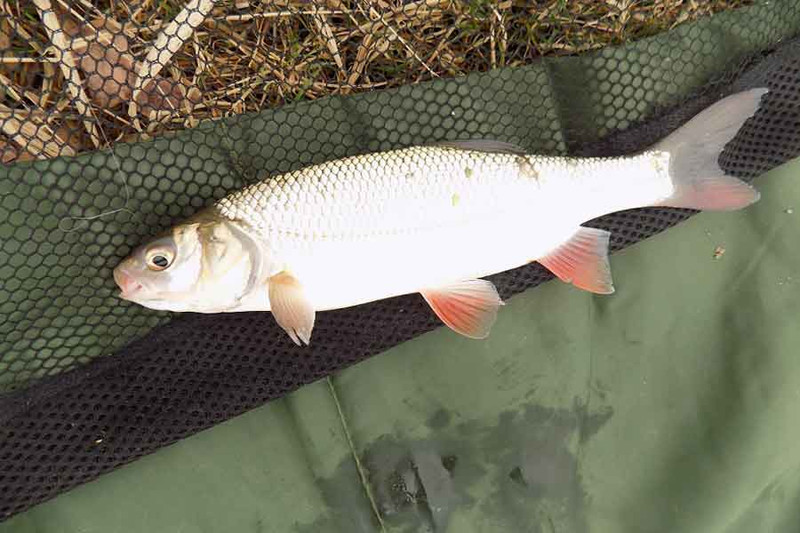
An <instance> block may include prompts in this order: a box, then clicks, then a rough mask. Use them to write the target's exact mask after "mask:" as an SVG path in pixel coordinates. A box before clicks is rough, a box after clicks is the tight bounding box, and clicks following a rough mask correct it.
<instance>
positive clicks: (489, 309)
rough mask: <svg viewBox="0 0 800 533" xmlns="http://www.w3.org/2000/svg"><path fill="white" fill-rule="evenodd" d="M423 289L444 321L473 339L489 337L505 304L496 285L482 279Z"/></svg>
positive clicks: (430, 303)
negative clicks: (498, 310) (499, 311)
mask: <svg viewBox="0 0 800 533" xmlns="http://www.w3.org/2000/svg"><path fill="white" fill-rule="evenodd" d="M421 292H422V296H423V297H424V298H425V301H426V302H428V305H430V306H431V309H433V312H434V313H436V316H438V317H439V319H440V320H441V321H442V322H444V323H445V324H447V326H448V327H450V329H452V330H453V331H455V332H457V333H460V334H462V335H464V336H465V337H470V338H472V339H485V338H486V337H488V336H489V330H491V329H492V325H493V324H494V321H495V320H496V319H497V308H498V307H500V306H501V305H504V304H503V301H502V300H501V299H500V295H499V294H497V289H495V287H494V285H493V284H492V283H491V282H489V281H486V280H482V279H471V280H467V281H460V282H458V283H453V284H452V285H447V286H446V287H440V288H437V289H426V290H424V291H421Z"/></svg>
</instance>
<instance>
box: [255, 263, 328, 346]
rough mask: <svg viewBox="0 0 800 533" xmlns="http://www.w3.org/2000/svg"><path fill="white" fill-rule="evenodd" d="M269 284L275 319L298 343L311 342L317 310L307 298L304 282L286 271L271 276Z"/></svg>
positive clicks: (271, 306) (271, 305)
mask: <svg viewBox="0 0 800 533" xmlns="http://www.w3.org/2000/svg"><path fill="white" fill-rule="evenodd" d="M267 284H268V292H269V304H270V308H271V309H272V315H273V316H274V317H275V321H276V322H277V323H278V325H279V326H280V327H282V328H283V330H284V331H286V333H288V334H289V337H290V338H291V339H292V341H293V342H294V343H295V344H296V345H298V346H302V345H303V344H311V331H312V330H313V329H314V319H315V317H316V312H315V311H314V308H313V307H312V306H311V303H310V302H309V301H308V298H306V295H305V292H304V291H303V286H302V284H301V283H300V282H299V281H298V280H297V278H295V277H294V276H293V275H292V274H290V273H289V272H286V271H282V272H279V273H277V274H275V275H274V276H272V277H270V278H269V280H268V281H267Z"/></svg>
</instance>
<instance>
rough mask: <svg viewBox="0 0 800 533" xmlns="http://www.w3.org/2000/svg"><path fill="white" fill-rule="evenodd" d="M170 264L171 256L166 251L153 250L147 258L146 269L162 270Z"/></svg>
mask: <svg viewBox="0 0 800 533" xmlns="http://www.w3.org/2000/svg"><path fill="white" fill-rule="evenodd" d="M171 264H172V254H171V253H169V252H168V251H166V250H154V251H153V252H151V253H150V254H148V256H147V268H149V269H150V270H156V271H159V270H164V269H166V268H168V267H169V266H170V265H171Z"/></svg>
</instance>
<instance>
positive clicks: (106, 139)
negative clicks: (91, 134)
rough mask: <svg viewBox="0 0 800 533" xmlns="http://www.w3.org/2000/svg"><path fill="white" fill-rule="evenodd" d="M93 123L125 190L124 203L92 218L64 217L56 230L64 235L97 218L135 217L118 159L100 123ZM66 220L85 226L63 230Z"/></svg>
mask: <svg viewBox="0 0 800 533" xmlns="http://www.w3.org/2000/svg"><path fill="white" fill-rule="evenodd" d="M95 121H96V124H97V126H98V128H97V129H98V131H99V132H100V135H101V136H102V137H103V141H104V142H105V143H106V147H107V149H108V153H109V154H110V155H111V159H113V160H114V163H115V164H116V166H117V172H116V175H117V176H119V178H120V179H121V181H122V186H123V188H124V189H125V203H124V204H123V206H122V207H118V208H116V209H111V210H109V211H104V212H102V213H100V214H98V215H92V216H71V215H68V216H65V217H63V218H62V219H61V220H59V221H58V229H59V230H61V231H63V232H64V233H71V232H73V231H78V230H79V229H83V228H84V227H88V222H90V221H92V220H97V219H99V218H103V217H107V216H109V215H115V214H117V213H121V212H123V211H124V212H127V213H129V214H130V215H131V216H132V217H136V213H134V212H133V211H131V210H130V209H128V202H130V199H131V193H130V188H129V187H128V180H127V179H126V178H125V174H124V173H123V172H122V164H121V163H120V162H119V158H117V154H116V153H114V150H113V149H112V147H111V142H110V141H109V140H108V137H107V136H106V134H105V131H104V130H103V127H102V125H101V124H100V121H99V120H97V119H96V118H95ZM67 220H73V221H74V220H78V221H80V222H85V223H86V225H80V224H75V225H74V226H73V227H72V228H64V227H63V226H62V224H63V223H64V222H66V221H67Z"/></svg>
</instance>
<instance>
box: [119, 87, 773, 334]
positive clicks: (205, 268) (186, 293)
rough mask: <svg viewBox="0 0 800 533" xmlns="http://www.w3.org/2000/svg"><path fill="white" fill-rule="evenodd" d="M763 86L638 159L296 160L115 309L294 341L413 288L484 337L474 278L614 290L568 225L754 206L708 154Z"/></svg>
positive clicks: (152, 246)
mask: <svg viewBox="0 0 800 533" xmlns="http://www.w3.org/2000/svg"><path fill="white" fill-rule="evenodd" d="M766 92H767V91H766V90H765V89H753V90H749V91H745V92H741V93H738V94H735V95H732V96H729V97H727V98H724V99H722V100H720V101H719V102H717V103H715V104H713V105H712V106H710V107H709V108H707V109H706V110H704V111H703V112H701V113H700V114H699V115H697V116H695V117H694V118H693V119H692V120H690V121H689V122H687V123H686V124H685V125H684V126H683V127H681V128H679V129H678V130H676V131H675V132H674V133H672V134H671V135H669V136H668V137H666V138H665V139H663V140H662V141H661V142H659V143H657V144H656V145H655V146H653V147H651V148H649V149H647V150H645V151H643V152H641V153H638V154H634V155H630V156H626V157H615V158H571V157H545V156H539V155H531V154H527V153H525V152H524V151H523V150H521V149H519V148H517V147H514V146H512V145H508V144H504V143H499V142H491V141H466V142H449V143H442V144H437V145H426V146H412V147H408V148H402V149H398V150H391V151H386V152H379V153H371V154H365V155H359V156H354V157H347V158H344V159H339V160H334V161H329V162H326V163H322V164H317V165H312V166H309V167H306V168H303V169H300V170H297V171H294V172H289V173H285V174H281V175H278V176H274V177H269V178H266V179H264V180H262V181H260V182H258V183H255V184H253V185H251V186H249V187H247V188H245V189H243V190H240V191H238V192H235V193H233V194H230V195H229V196H227V197H226V198H224V199H222V200H220V201H219V202H217V203H216V204H215V205H214V206H212V207H210V208H209V209H206V210H204V211H202V212H200V213H198V214H197V215H195V216H194V217H192V218H190V219H189V220H187V221H185V222H184V223H182V224H180V225H178V226H176V227H174V228H173V229H171V230H170V231H168V232H167V233H165V234H164V235H162V236H160V237H158V238H156V239H155V240H153V241H152V242H150V243H148V244H145V245H143V246H141V247H139V248H138V249H136V250H135V251H134V252H133V253H132V254H131V255H130V256H129V257H128V258H126V259H125V260H124V261H122V262H121V263H120V264H119V265H118V266H117V267H116V268H115V270H114V278H115V280H116V282H117V284H118V285H119V287H120V289H121V291H122V292H121V293H120V296H121V297H122V298H124V299H126V300H129V301H132V302H136V303H138V304H140V305H143V306H146V307H150V308H153V309H165V310H171V311H179V312H181V311H190V312H199V313H218V312H237V311H272V314H273V316H274V317H275V319H276V321H277V322H278V324H279V325H280V326H281V327H282V328H283V329H284V330H285V331H286V332H287V333H288V334H289V336H290V337H291V339H292V340H293V341H294V342H295V343H297V344H302V343H306V344H308V343H310V339H311V332H312V329H313V327H314V319H315V315H316V312H317V311H324V310H328V309H337V308H343V307H349V306H354V305H359V304H362V303H366V302H371V301H375V300H380V299H383V298H389V297H393V296H398V295H402V294H410V293H421V294H422V296H423V297H424V298H425V300H426V301H427V302H428V303H429V304H430V306H431V308H432V309H433V311H434V312H435V313H436V314H437V315H438V316H439V318H440V319H441V320H442V321H443V322H444V323H445V324H447V325H448V326H449V327H450V328H452V329H453V330H455V331H457V332H459V333H461V334H463V335H466V336H469V337H473V338H484V337H486V336H487V335H488V334H489V330H490V329H491V327H492V324H493V323H494V321H495V318H496V316H497V311H498V308H499V306H501V305H502V304H503V302H502V301H501V299H500V297H499V296H498V293H497V291H496V290H495V287H494V286H493V285H492V284H491V283H490V282H488V281H485V280H482V279H480V278H482V277H484V276H487V275H490V274H494V273H497V272H501V271H505V270H509V269H513V268H516V267H519V266H521V265H524V264H526V263H530V262H533V261H539V262H540V263H541V264H543V265H544V266H545V267H547V268H548V269H550V270H551V271H552V272H553V273H554V274H556V276H557V277H559V278H560V279H561V280H563V281H565V282H567V283H571V284H573V285H574V286H576V287H578V288H581V289H585V290H588V291H591V292H594V293H599V294H610V293H612V292H613V291H614V286H613V283H612V279H611V273H610V268H609V261H608V242H609V233H608V232H607V231H603V230H599V229H594V228H589V227H584V226H581V224H582V223H583V222H585V221H587V220H591V219H593V218H595V217H597V216H600V215H603V214H606V213H611V212H614V211H620V210H624V209H631V208H635V207H643V206H673V207H685V208H694V209H706V210H730V209H739V208H743V207H745V206H747V205H749V204H751V203H753V202H755V201H756V200H758V197H759V195H758V192H757V191H756V190H754V189H753V188H752V187H750V186H749V185H748V184H746V183H744V182H742V181H740V180H738V179H736V178H734V177H732V176H728V175H725V174H724V172H723V171H722V170H721V169H720V167H719V165H718V162H717V159H718V156H719V154H720V153H721V151H722V149H723V148H724V147H725V145H726V144H727V143H728V142H729V141H730V140H731V139H732V138H733V137H734V136H735V134H736V133H737V132H738V131H739V129H740V128H741V126H742V125H743V124H744V122H745V121H746V120H747V119H748V118H749V117H751V116H752V115H753V114H754V113H755V111H756V110H757V108H758V105H759V102H760V100H761V98H762V96H763V95H764V94H765V93H766Z"/></svg>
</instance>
